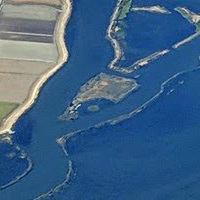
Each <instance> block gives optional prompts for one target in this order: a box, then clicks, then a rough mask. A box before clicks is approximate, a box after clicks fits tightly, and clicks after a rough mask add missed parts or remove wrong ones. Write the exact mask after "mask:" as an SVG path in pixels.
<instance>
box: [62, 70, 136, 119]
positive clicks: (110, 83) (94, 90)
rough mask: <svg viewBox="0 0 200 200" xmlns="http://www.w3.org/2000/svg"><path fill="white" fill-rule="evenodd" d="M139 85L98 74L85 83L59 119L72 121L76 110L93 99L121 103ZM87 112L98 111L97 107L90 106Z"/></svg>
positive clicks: (75, 115) (76, 115)
mask: <svg viewBox="0 0 200 200" xmlns="http://www.w3.org/2000/svg"><path fill="white" fill-rule="evenodd" d="M138 87H139V85H138V84H137V83H136V81H135V80H134V79H129V78H124V77H120V76H116V75H109V74H106V73H103V72H102V73H100V74H99V75H97V76H95V77H94V78H92V79H90V80H89V81H88V82H86V83H85V84H84V85H83V86H82V87H81V88H80V91H79V92H78V94H77V95H76V96H75V97H74V99H73V101H72V103H71V105H70V106H69V107H68V108H67V109H66V111H65V113H64V114H63V115H62V116H61V119H65V120H72V119H76V118H77V117H78V112H77V110H78V108H79V107H80V106H81V105H82V104H83V103H85V102H88V101H93V100H95V99H107V100H109V101H112V102H113V103H118V102H120V101H122V100H123V99H124V98H125V96H126V95H127V94H129V93H130V92H132V91H133V90H136V89H138ZM89 110H90V111H91V112H92V111H98V110H99V108H98V106H95V105H92V106H90V107H89Z"/></svg>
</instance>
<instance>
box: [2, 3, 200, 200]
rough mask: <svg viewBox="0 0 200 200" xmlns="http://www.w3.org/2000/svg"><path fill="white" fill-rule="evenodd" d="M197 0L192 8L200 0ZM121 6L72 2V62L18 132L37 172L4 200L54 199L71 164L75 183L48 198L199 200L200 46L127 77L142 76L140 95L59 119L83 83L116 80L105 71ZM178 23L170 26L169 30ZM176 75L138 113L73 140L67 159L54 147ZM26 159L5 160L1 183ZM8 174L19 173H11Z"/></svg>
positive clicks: (145, 96) (136, 103)
mask: <svg viewBox="0 0 200 200" xmlns="http://www.w3.org/2000/svg"><path fill="white" fill-rule="evenodd" d="M144 2H145V1H144ZM148 2H150V1H148ZM152 2H153V1H152ZM155 2H157V1H155ZM155 2H154V4H156V3H155ZM159 2H160V1H159ZM185 2H186V4H187V2H188V1H185ZM191 2H192V3H193V4H194V5H195V2H196V1H194V0H193V1H190V3H191ZM115 4H116V0H109V1H107V0H101V1H94V0H76V1H74V2H73V13H72V17H71V19H70V22H69V24H68V26H67V31H66V37H65V38H66V44H67V47H68V51H69V53H70V57H69V61H68V63H67V64H66V65H65V66H64V67H63V68H62V69H61V70H60V71H59V72H58V73H57V74H56V75H55V76H53V77H52V78H51V79H50V80H49V81H48V82H47V84H45V86H44V87H43V88H42V91H41V95H40V97H39V98H38V100H37V102H36V104H35V105H34V107H33V108H31V109H30V110H29V111H28V112H27V113H26V114H24V115H23V116H22V117H21V118H20V119H19V121H18V122H17V124H16V126H15V131H16V134H15V136H14V141H15V143H16V144H19V145H20V146H21V148H22V149H24V150H25V151H26V152H27V154H28V155H29V156H30V158H31V159H32V160H33V162H34V168H33V170H32V171H31V172H30V173H29V174H28V175H27V176H26V177H24V178H23V179H22V180H20V181H19V182H18V183H17V184H15V185H12V186H11V187H8V188H7V189H5V190H2V191H0V199H1V200H15V199H16V197H17V200H29V199H34V198H35V197H37V196H39V195H41V194H42V193H46V192H48V191H49V190H50V189H51V188H54V187H55V186H56V185H58V184H60V183H62V182H63V181H64V180H65V177H66V174H67V172H68V161H69V159H70V160H72V162H73V167H74V172H73V174H72V180H71V182H70V184H69V185H68V186H67V187H66V188H65V189H64V190H63V191H59V192H56V193H54V194H53V196H52V197H50V199H56V200H59V199H62V200H80V199H81V200H82V199H83V200H90V199H91V200H101V199H111V200H112V199H120V200H132V199H139V200H140V199H141V200H146V199H162V200H163V199H173V200H175V199H188V198H191V199H195V200H196V199H197V200H198V199H199V198H200V194H199V190H198V188H199V180H198V178H199V177H198V176H199V167H200V159H199V157H198V156H197V155H198V152H199V151H200V145H199V139H198V134H199V127H198V126H199V119H200V117H199V116H200V113H199V97H200V92H199V89H200V88H199V84H198V83H199V80H200V72H199V70H194V69H196V68H197V67H198V66H199V52H200V38H197V39H195V40H193V41H192V42H190V43H188V44H186V45H184V46H182V47H181V48H180V49H178V50H173V51H171V52H170V53H169V54H167V55H166V56H164V57H162V59H158V60H157V61H155V62H153V63H151V64H149V65H148V67H145V68H143V69H140V70H138V71H137V72H135V73H134V74H133V75H130V76H129V77H134V76H135V75H139V77H138V78H137V82H138V83H139V84H140V85H141V87H140V90H138V91H137V92H135V93H132V94H130V95H129V96H128V97H127V98H126V99H125V100H123V101H122V102H121V103H119V104H116V105H113V104H111V103H110V104H107V106H105V108H104V109H102V110H100V111H99V112H97V113H92V114H84V113H82V114H81V116H80V118H79V119H78V120H76V121H74V122H65V121H59V120H58V116H59V115H61V114H62V113H63V112H64V110H65V108H66V107H67V106H68V105H69V104H70V102H71V100H72V98H73V97H74V96H75V95H76V93H77V92H78V90H79V88H80V86H81V85H83V84H84V83H85V82H86V81H88V80H89V79H90V78H91V77H93V76H95V75H97V74H99V73H100V72H102V71H103V72H107V73H108V72H109V71H108V70H107V69H106V66H107V65H108V63H109V62H110V61H111V60H112V59H113V49H112V46H111V45H110V42H109V41H107V40H106V39H105V35H106V29H107V27H108V24H109V19H110V16H111V14H112V11H113V8H114V7H115ZM147 4H148V3H147ZM148 5H149V4H148ZM161 5H162V3H161ZM172 6H173V5H172ZM186 6H187V5H186ZM161 19H162V18H160V23H162V20H161ZM156 20H159V19H156ZM184 24H185V22H183V23H182V24H181V25H183V26H184ZM141 25H142V24H141ZM176 25H177V23H172V27H173V26H176ZM138 26H139V24H138ZM138 28H139V27H138ZM173 28H174V29H173V30H176V28H175V27H173ZM188 28H189V29H188V30H187V31H185V34H186V35H187V34H190V32H192V31H191V30H193V29H191V26H190V24H189V26H188ZM170 37H171V36H170ZM181 39H182V38H181ZM144 42H145V41H144ZM167 44H168V43H167ZM143 45H144V44H143ZM136 53H137V52H136ZM109 73H111V74H113V72H109ZM179 73H180V75H179V76H177V77H174V78H173V79H172V80H171V81H169V82H168V83H167V84H165V91H164V93H163V94H161V95H160V97H159V98H158V99H157V100H156V101H155V102H154V103H153V104H151V105H149V107H147V108H146V109H144V110H143V112H141V113H139V114H138V115H136V116H133V117H132V118H130V119H128V120H125V121H124V122H122V123H119V124H117V125H115V126H110V125H105V126H103V127H101V128H99V129H95V128H93V129H89V130H87V131H83V132H81V133H83V134H82V135H80V134H78V135H76V136H74V137H72V138H70V139H69V140H68V142H67V144H66V147H67V150H68V152H69V157H66V156H65V154H64V152H63V151H62V149H61V147H60V146H59V145H58V144H57V143H56V138H57V137H60V136H62V135H64V134H67V133H68V132H70V131H75V130H79V129H87V128H89V127H91V126H93V125H94V124H97V123H99V122H103V121H105V120H108V119H112V118H115V117H118V116H120V115H122V114H126V113H129V112H131V111H133V110H134V109H136V108H138V106H141V105H142V104H144V103H145V102H148V101H149V100H150V99H151V98H152V97H153V96H155V95H156V94H157V93H159V91H160V88H161V85H162V84H163V83H164V82H165V81H166V80H168V79H169V78H171V77H173V76H174V75H175V74H179ZM118 75H119V74H118ZM174 89H175V90H174ZM173 90H174V92H172V93H170V91H173ZM168 94H169V95H168ZM2 145H4V146H2ZM10 148H11V147H7V146H5V144H0V149H3V150H2V151H7V150H6V149H8V151H9V152H12V151H13V149H10ZM6 158H7V157H6ZM19 160H20V159H17V157H16V159H13V160H12V161H11V162H9V161H8V159H3V160H1V161H0V173H1V174H2V170H4V171H3V174H5V173H4V172H5V170H7V171H6V174H7V173H8V175H6V176H4V178H3V179H0V184H1V185H3V184H4V183H6V182H8V181H9V180H10V179H11V178H12V177H15V176H16V175H17V174H20V173H21V172H22V171H23V170H24V168H25V167H26V165H27V162H26V160H24V161H21V160H20V161H19ZM14 163H16V166H15V167H14ZM5 166H6V168H7V169H5ZM11 168H15V170H12V172H13V173H12V174H11V173H9V172H11V171H10V169H11Z"/></svg>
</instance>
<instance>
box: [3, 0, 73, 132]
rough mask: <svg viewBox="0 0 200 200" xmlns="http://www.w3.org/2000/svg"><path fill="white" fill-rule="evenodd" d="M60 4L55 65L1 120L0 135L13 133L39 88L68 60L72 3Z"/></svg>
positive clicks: (55, 39)
mask: <svg viewBox="0 0 200 200" xmlns="http://www.w3.org/2000/svg"><path fill="white" fill-rule="evenodd" d="M61 2H62V12H61V14H60V16H59V17H58V20H57V23H56V25H55V29H54V43H55V45H56V47H57V50H58V55H59V57H58V60H57V63H56V65H54V66H53V67H52V68H50V69H49V70H48V71H47V72H45V73H43V74H41V75H40V76H39V78H38V79H37V80H36V81H35V82H34V83H33V85H32V87H31V88H30V91H29V94H28V97H27V99H26V100H25V101H24V102H23V103H22V104H21V105H20V106H18V107H17V108H16V109H15V110H14V111H13V112H12V113H11V114H10V115H9V116H8V117H6V118H5V119H4V120H3V122H2V124H1V126H0V135H4V134H6V135H7V134H12V133H14V132H13V131H12V128H13V126H14V124H15V123H16V122H17V120H18V119H19V118H20V116H21V115H22V114H24V113H25V112H26V111H27V110H28V109H30V108H31V106H32V105H33V104H34V103H35V101H36V99H37V97H38V96H39V93H40V89H41V87H42V86H43V85H44V84H45V82H46V81H47V80H48V79H49V78H50V77H51V76H53V75H54V74H55V73H56V72H57V71H58V70H59V69H61V67H62V66H63V64H64V63H65V62H66V61H67V60H68V56H69V54H68V51H67V48H66V45H65V40H64V35H65V29H66V25H67V23H68V21H69V19H70V16H71V11H72V2H71V0H61Z"/></svg>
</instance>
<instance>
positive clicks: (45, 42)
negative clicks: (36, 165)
mask: <svg viewBox="0 0 200 200" xmlns="http://www.w3.org/2000/svg"><path fill="white" fill-rule="evenodd" d="M0 4H1V6H0V16H1V20H0V94H1V95H0V134H6V133H12V127H13V125H14V124H15V122H16V120H17V119H18V118H19V117H20V116H21V115H22V114H23V113H24V112H25V111H27V110H28V109H29V108H30V107H31V105H32V104H33V103H34V102H35V99H36V98H37V96H38V94H39V91H40V88H41V86H42V85H43V84H44V83H45V82H46V80H47V79H48V78H49V77H50V76H52V75H53V74H54V73H55V72H56V71H57V70H58V69H60V68H61V67H62V66H63V63H64V62H65V61H66V60H67V57H68V53H67V50H66V47H65V42H64V32H65V27H66V23H67V22H68V19H69V17H70V14H71V2H70V0H61V1H60V0H43V1H40V0H5V1H1V3H0Z"/></svg>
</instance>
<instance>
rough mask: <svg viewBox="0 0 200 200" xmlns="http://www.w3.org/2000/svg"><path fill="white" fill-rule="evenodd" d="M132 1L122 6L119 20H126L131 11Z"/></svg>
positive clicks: (129, 0)
mask: <svg viewBox="0 0 200 200" xmlns="http://www.w3.org/2000/svg"><path fill="white" fill-rule="evenodd" d="M131 4H132V0H128V1H126V2H124V3H123V4H122V10H121V13H120V15H119V17H118V19H119V20H120V19H124V18H125V17H126V15H127V14H128V13H129V11H130V9H131Z"/></svg>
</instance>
